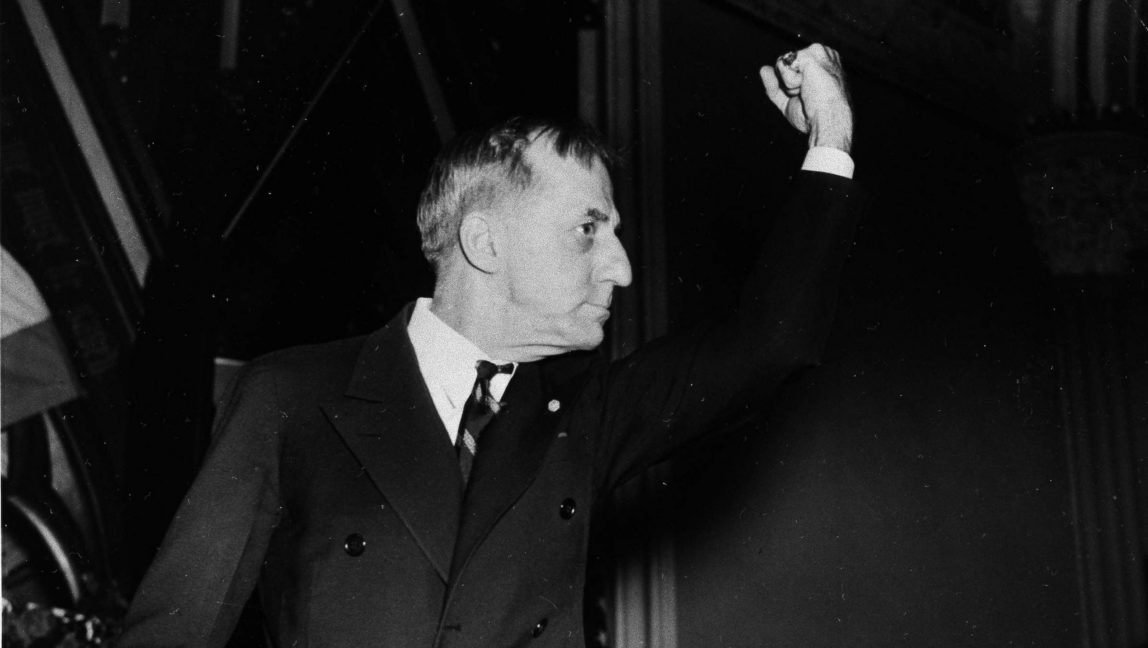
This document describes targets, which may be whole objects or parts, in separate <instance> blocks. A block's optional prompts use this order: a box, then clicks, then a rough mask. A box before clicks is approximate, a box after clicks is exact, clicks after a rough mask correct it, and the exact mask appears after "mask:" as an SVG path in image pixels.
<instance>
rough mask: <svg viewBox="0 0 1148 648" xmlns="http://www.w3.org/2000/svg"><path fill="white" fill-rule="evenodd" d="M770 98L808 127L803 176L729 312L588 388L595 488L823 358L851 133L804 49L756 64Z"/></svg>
mask: <svg viewBox="0 0 1148 648" xmlns="http://www.w3.org/2000/svg"><path fill="white" fill-rule="evenodd" d="M761 77H762V81H763V83H764V84H765V88H766V92H767V93H768V95H769V97H770V99H771V101H772V102H773V103H774V105H776V106H777V108H778V109H779V110H781V112H782V113H783V114H784V115H785V117H786V118H787V119H788V120H789V122H790V123H791V124H793V126H794V127H795V128H797V129H798V130H800V131H802V132H805V133H808V134H809V143H810V150H809V153H808V154H807V156H806V159H805V163H804V165H803V167H802V168H803V170H804V172H803V173H801V174H799V175H798V177H797V178H796V179H795V181H794V184H793V187H792V192H791V195H790V198H789V200H788V202H786V203H785V204H784V205H778V209H776V210H770V213H767V214H763V216H764V217H771V218H772V226H771V228H769V234H768V235H767V238H766V239H765V241H763V244H762V251H761V254H760V256H759V258H758V260H757V263H756V264H755V265H754V269H753V270H752V271H751V273H750V276H749V277H748V278H747V280H746V282H745V285H744V288H743V291H742V295H741V299H740V301H739V304H738V306H737V308H736V309H734V311H732V312H730V313H727V314H724V316H721V317H718V318H717V319H716V320H715V321H712V322H710V323H709V324H708V325H706V326H704V327H702V328H699V329H698V330H696V331H694V332H692V333H687V334H684V335H677V336H671V337H669V338H666V339H664V340H660V341H656V342H654V343H653V344H651V345H649V346H648V347H646V348H644V349H642V350H640V351H638V352H637V353H635V354H634V355H632V356H630V357H628V358H625V359H623V360H621V361H618V362H615V363H614V364H613V365H611V367H610V368H609V370H608V371H606V372H604V373H603V374H602V375H600V376H598V377H597V378H596V379H595V380H593V381H592V382H591V383H590V384H589V385H588V386H587V389H588V392H587V395H588V396H589V398H588V399H587V400H589V401H592V402H598V403H600V404H601V405H602V406H601V408H600V411H598V412H597V413H595V414H589V413H588V414H587V416H598V417H600V419H599V420H596V421H594V422H593V423H592V425H593V427H595V428H596V429H598V430H599V431H600V436H599V437H598V438H597V439H596V455H597V461H598V462H599V463H598V465H599V466H600V467H601V468H602V474H600V475H599V483H600V484H602V485H605V486H609V485H612V484H615V483H618V481H620V480H623V479H624V478H625V477H626V476H627V475H629V474H632V472H633V471H634V470H637V469H640V468H641V467H642V466H644V465H647V464H649V463H650V462H653V461H656V460H658V459H660V458H662V457H664V456H665V455H666V454H668V453H669V452H671V451H672V450H674V449H675V448H677V447H679V446H680V445H681V444H683V443H685V442H687V441H689V440H690V439H693V438H696V437H699V436H701V435H703V434H706V433H707V432H710V431H713V430H717V429H720V428H722V427H724V426H725V425H727V424H728V423H730V422H733V421H736V420H739V419H741V418H742V417H743V416H744V415H745V414H746V413H748V412H751V411H754V410H756V409H758V408H759V406H760V405H762V404H765V403H767V402H769V401H770V399H771V396H772V395H773V394H774V393H775V392H776V390H777V388H778V387H779V386H780V385H781V384H782V383H783V382H784V381H785V380H786V379H788V378H789V377H790V376H792V375H793V374H794V372H796V371H798V370H800V369H802V368H804V367H808V366H810V365H812V364H815V363H816V362H817V361H818V359H819V358H820V354H821V351H822V349H823V347H824V345H825V341H826V338H827V337H828V333H829V330H830V327H831V325H832V322H833V314H834V311H835V307H836V298H837V287H838V277H839V275H840V273H841V267H842V264H843V262H844V259H845V255H846V253H847V251H848V249H849V245H850V243H851V242H852V238H853V232H854V229H855V222H856V216H857V211H858V209H857V207H858V205H857V203H858V202H859V201H858V200H857V198H856V196H855V195H854V194H856V193H857V190H856V187H855V186H854V184H853V182H852V180H851V179H850V177H851V175H852V171H853V161H852V158H851V157H849V155H848V152H849V150H850V148H851V144H852V138H853V112H852V108H851V107H850V104H849V96H848V93H847V91H846V87H845V81H844V75H843V72H842V69H841V63H840V58H839V57H838V55H837V53H836V52H834V51H833V50H832V49H829V48H827V47H824V46H822V45H812V46H810V47H807V48H805V49H803V50H801V51H799V52H792V53H789V54H786V55H784V56H782V57H780V58H779V59H778V61H777V64H776V66H764V67H763V68H761Z"/></svg>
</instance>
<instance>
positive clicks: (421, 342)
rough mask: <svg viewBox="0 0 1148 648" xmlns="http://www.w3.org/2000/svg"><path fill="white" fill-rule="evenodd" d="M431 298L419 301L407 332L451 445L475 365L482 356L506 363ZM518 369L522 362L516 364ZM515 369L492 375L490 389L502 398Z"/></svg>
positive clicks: (468, 395) (492, 393) (471, 382)
mask: <svg viewBox="0 0 1148 648" xmlns="http://www.w3.org/2000/svg"><path fill="white" fill-rule="evenodd" d="M430 303H431V300H430V298H429V297H421V298H419V299H418V301H416V302H415V308H414V312H412V313H411V321H410V323H409V324H407V334H408V335H409V336H410V338H411V345H412V346H414V348H415V357H416V358H417V359H418V363H419V372H420V373H421V374H422V377H423V382H425V383H426V386H427V390H428V391H430V395H431V401H432V402H434V406H435V409H436V410H437V411H438V416H439V418H440V419H441V420H442V424H443V427H444V428H446V433H447V436H448V437H450V442H451V445H453V444H454V442H455V438H456V437H457V436H458V426H459V423H460V422H461V421H462V407H463V405H465V404H466V399H467V398H469V397H470V388H471V387H473V386H474V379H475V376H476V374H475V369H474V365H475V363H476V362H478V361H479V360H487V361H490V362H493V363H495V364H506V363H505V362H501V361H498V360H494V359H492V358H490V357H489V356H487V355H486V354H485V353H483V352H482V349H479V348H478V347H477V346H475V345H474V343H473V342H471V341H470V340H468V339H466V338H465V337H463V336H462V334H460V333H459V332H458V331H455V330H454V329H452V328H451V327H450V326H449V325H448V324H447V323H446V322H444V321H442V320H441V319H439V318H438V316H437V315H435V314H434V313H432V312H431V311H430ZM514 368H515V370H517V369H518V365H517V364H515V365H514ZM513 377H514V373H513V372H512V373H509V374H502V373H500V374H496V375H495V376H494V377H493V378H491V379H490V393H491V395H493V396H494V398H495V399H496V400H502V395H503V394H504V393H505V392H506V387H507V385H509V384H510V379H511V378H513Z"/></svg>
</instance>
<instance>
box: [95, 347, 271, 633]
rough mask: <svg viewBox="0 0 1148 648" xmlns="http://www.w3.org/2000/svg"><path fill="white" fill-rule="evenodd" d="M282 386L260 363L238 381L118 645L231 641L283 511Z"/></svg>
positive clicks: (244, 373) (232, 387)
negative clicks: (277, 385) (280, 487)
mask: <svg viewBox="0 0 1148 648" xmlns="http://www.w3.org/2000/svg"><path fill="white" fill-rule="evenodd" d="M274 392H275V384H274V378H273V376H272V375H271V373H270V372H269V371H266V370H263V369H260V368H259V367H257V366H253V367H249V368H247V369H245V370H244V372H243V373H241V375H240V376H239V377H238V378H237V379H236V380H235V381H234V383H233V384H232V386H231V388H230V390H229V394H228V396H227V398H226V399H225V401H224V403H225V404H224V406H223V409H222V410H221V411H220V414H219V417H218V418H217V422H216V426H215V431H214V438H213V443H212V446H211V448H210V449H209V451H208V455H207V458H206V460H205V462H204V465H203V467H202V468H201V469H200V472H199V474H198V476H197V477H196V479H195V482H194V483H193V484H192V487H191V489H190V490H189V491H188V493H187V495H186V497H185V498H184V500H183V503H182V504H181V506H180V507H179V510H178V512H177V513H176V515H175V518H174V520H173V521H172V523H171V526H170V527H169V528H168V531H167V535H166V536H165V538H164V541H163V544H162V545H161V546H160V549H159V552H158V554H157V556H156V558H155V560H154V561H153V562H152V564H151V567H150V568H149V569H148V572H147V574H146V575H145V577H144V580H143V582H142V583H141V584H140V587H139V589H138V590H137V591H136V595H135V597H134V599H133V600H132V604H131V607H130V609H129V611H128V615H127V618H126V619H125V628H124V633H123V634H122V635H121V636H120V638H119V640H118V641H117V642H116V645H117V646H118V647H128V646H224V645H226V643H227V641H228V639H229V638H230V636H231V632H232V630H233V629H234V627H235V624H236V622H237V619H238V618H239V613H240V612H241V611H242V610H243V606H244V605H245V603H246V602H247V599H248V597H249V596H250V595H251V592H252V590H253V588H254V586H255V583H256V581H257V579H258V577H259V569H260V565H261V564H262V562H263V556H264V554H265V553H266V551H267V545H268V542H269V539H270V537H271V533H272V531H273V530H274V528H275V525H276V523H277V521H278V519H279V514H280V504H279V492H278V483H279V454H280V452H279V448H280V438H279V437H280V424H279V421H280V420H281V419H282V416H281V412H280V410H279V408H278V406H277V405H276V402H277V399H276V398H275V393H274Z"/></svg>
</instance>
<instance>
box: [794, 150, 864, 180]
mask: <svg viewBox="0 0 1148 648" xmlns="http://www.w3.org/2000/svg"><path fill="white" fill-rule="evenodd" d="M801 170H802V171H821V172H823V173H832V174H833V175H839V176H842V177H845V178H850V179H852V178H853V158H851V157H849V154H848V153H846V152H845V151H842V150H841V149H835V148H832V147H829V146H814V147H813V148H811V149H809V151H807V152H806V153H805V162H803V163H802V164H801Z"/></svg>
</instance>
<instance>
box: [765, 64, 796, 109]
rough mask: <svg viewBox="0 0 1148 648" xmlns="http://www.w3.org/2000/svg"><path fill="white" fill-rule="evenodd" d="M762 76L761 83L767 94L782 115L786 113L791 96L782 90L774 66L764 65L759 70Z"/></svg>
mask: <svg viewBox="0 0 1148 648" xmlns="http://www.w3.org/2000/svg"><path fill="white" fill-rule="evenodd" d="M758 74H760V75H761V83H762V85H764V86H765V94H766V96H768V97H769V100H770V101H772V102H773V105H775V106H777V109H778V110H780V111H781V112H782V113H784V112H785V108H786V106H787V105H788V104H789V95H787V94H785V91H784V90H782V89H781V83H780V82H779V81H778V79H777V70H776V69H774V67H773V66H772V65H763V66H761V69H760V70H758Z"/></svg>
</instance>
